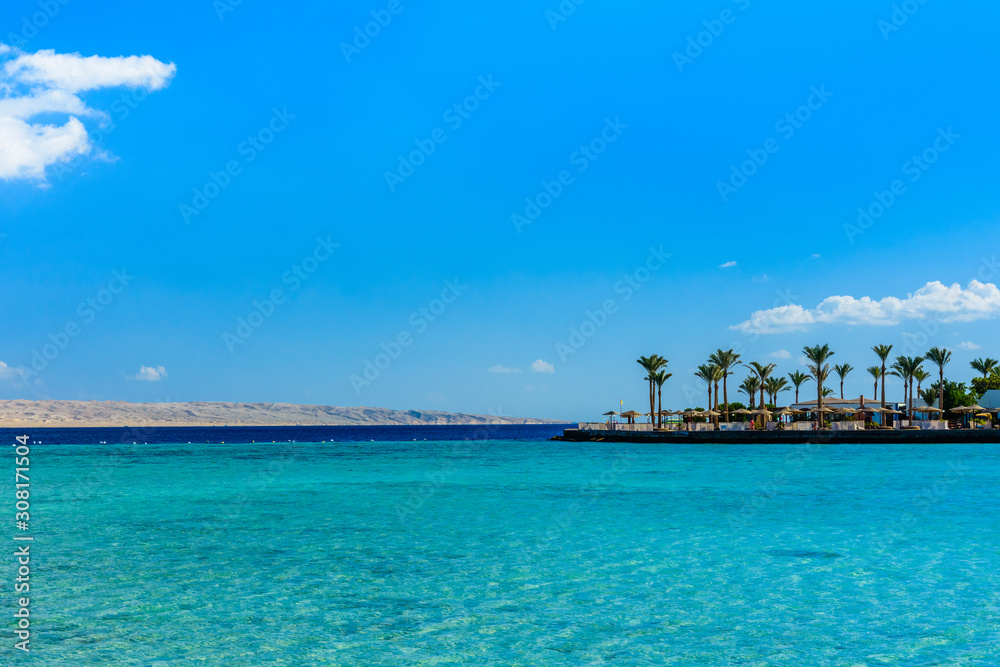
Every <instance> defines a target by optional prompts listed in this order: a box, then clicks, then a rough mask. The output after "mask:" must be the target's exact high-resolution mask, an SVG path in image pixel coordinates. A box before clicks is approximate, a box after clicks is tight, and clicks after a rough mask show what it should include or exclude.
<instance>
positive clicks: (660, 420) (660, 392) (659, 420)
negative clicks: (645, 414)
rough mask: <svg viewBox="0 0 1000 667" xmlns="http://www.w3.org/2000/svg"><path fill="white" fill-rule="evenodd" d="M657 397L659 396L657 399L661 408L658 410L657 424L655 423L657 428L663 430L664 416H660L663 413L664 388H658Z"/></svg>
mask: <svg viewBox="0 0 1000 667" xmlns="http://www.w3.org/2000/svg"><path fill="white" fill-rule="evenodd" d="M656 395H657V398H658V399H659V402H660V405H659V407H658V408H657V409H656V422H655V423H656V428H663V415H662V414H660V413H661V412H663V387H662V386H660V387H657V388H656Z"/></svg>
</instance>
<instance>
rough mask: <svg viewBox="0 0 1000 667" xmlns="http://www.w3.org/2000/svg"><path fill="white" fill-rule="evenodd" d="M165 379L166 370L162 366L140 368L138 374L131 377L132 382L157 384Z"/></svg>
mask: <svg viewBox="0 0 1000 667" xmlns="http://www.w3.org/2000/svg"><path fill="white" fill-rule="evenodd" d="M166 377H167V369H166V368H164V367H163V366H142V367H140V368H139V372H138V373H136V374H135V375H133V376H131V379H132V380H142V381H144V382H159V381H160V380H163V379H165V378H166Z"/></svg>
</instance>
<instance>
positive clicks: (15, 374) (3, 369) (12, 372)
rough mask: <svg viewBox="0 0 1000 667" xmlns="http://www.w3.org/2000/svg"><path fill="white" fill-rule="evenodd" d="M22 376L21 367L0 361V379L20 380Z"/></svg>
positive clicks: (22, 370)
mask: <svg viewBox="0 0 1000 667" xmlns="http://www.w3.org/2000/svg"><path fill="white" fill-rule="evenodd" d="M23 376H24V369H23V368H18V367H16V366H8V365H7V363H6V362H3V361H0V380H11V381H13V380H21V378H22V377H23Z"/></svg>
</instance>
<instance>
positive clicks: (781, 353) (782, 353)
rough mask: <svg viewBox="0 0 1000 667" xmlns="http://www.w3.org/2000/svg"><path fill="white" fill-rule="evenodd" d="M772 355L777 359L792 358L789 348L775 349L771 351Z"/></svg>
mask: <svg viewBox="0 0 1000 667" xmlns="http://www.w3.org/2000/svg"><path fill="white" fill-rule="evenodd" d="M770 356H772V357H774V358H775V359H791V358H792V353H791V352H789V351H788V350H775V351H774V352H772V353H771V355H770Z"/></svg>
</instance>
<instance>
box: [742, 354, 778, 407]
mask: <svg viewBox="0 0 1000 667" xmlns="http://www.w3.org/2000/svg"><path fill="white" fill-rule="evenodd" d="M743 365H744V366H746V367H747V368H749V369H750V370H752V371H753V372H754V373H756V374H757V379H758V380H760V407H761V408H762V409H763V407H764V383H765V382H767V379H768V378H769V377H770V376H771V373H772V372H773V371H774V369H775V368H777V366H775V365H774V364H768V365H767V366H763V365H761V364H760V363H758V362H756V361H751V362H750V363H749V364H743Z"/></svg>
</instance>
